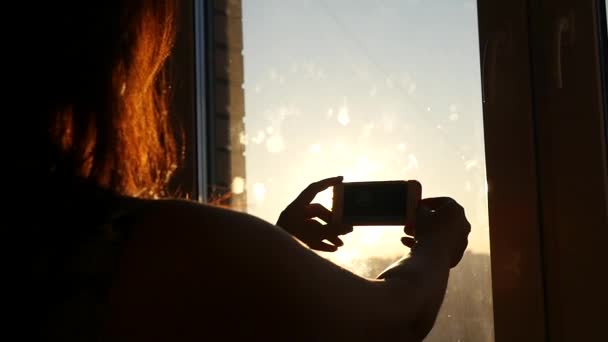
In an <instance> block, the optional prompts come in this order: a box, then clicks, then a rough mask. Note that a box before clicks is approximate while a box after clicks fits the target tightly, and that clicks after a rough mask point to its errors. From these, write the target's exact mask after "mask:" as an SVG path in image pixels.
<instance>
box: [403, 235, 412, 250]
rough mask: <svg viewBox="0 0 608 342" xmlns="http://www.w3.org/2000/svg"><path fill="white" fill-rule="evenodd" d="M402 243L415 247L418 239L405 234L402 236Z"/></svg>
mask: <svg viewBox="0 0 608 342" xmlns="http://www.w3.org/2000/svg"><path fill="white" fill-rule="evenodd" d="M401 243H402V244H404V245H406V246H407V247H409V248H414V246H415V245H416V239H414V238H413V237H409V236H404V237H402V238H401Z"/></svg>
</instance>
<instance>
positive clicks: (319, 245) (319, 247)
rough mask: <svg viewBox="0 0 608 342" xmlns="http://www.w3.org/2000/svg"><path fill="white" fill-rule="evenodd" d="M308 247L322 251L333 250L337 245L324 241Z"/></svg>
mask: <svg viewBox="0 0 608 342" xmlns="http://www.w3.org/2000/svg"><path fill="white" fill-rule="evenodd" d="M309 247H310V248H312V249H316V250H318V251H322V252H335V251H337V250H338V247H336V246H334V245H330V244H328V243H325V242H318V243H314V244H311V245H309Z"/></svg>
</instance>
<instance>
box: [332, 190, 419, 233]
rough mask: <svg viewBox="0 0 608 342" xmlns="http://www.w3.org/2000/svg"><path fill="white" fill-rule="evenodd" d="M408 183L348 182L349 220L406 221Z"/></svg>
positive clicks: (345, 215)
mask: <svg viewBox="0 0 608 342" xmlns="http://www.w3.org/2000/svg"><path fill="white" fill-rule="evenodd" d="M407 192H408V189H407V183H406V182H370V183H345V184H344V209H343V219H344V220H345V221H346V222H358V223H366V222H378V223H380V222H387V223H388V222H405V220H406V217H407V199H408V193H407Z"/></svg>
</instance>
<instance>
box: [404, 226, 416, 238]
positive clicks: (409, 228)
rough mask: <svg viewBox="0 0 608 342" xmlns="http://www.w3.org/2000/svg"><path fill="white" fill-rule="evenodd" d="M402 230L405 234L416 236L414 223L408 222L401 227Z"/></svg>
mask: <svg viewBox="0 0 608 342" xmlns="http://www.w3.org/2000/svg"><path fill="white" fill-rule="evenodd" d="M403 231H404V232H405V234H407V235H410V236H416V230H415V229H414V225H412V224H408V225H406V226H405V227H403Z"/></svg>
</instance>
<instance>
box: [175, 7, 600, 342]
mask: <svg viewBox="0 0 608 342" xmlns="http://www.w3.org/2000/svg"><path fill="white" fill-rule="evenodd" d="M601 1H602V0H584V1H578V2H576V1H567V0H556V1H553V2H551V6H553V7H554V8H553V9H550V8H549V7H551V6H549V5H548V4H543V3H542V2H535V1H529V0H503V1H495V0H478V1H477V5H478V24H479V26H478V27H479V44H480V57H481V61H482V63H481V74H482V90H483V118H484V133H485V134H484V135H485V148H486V170H487V180H488V207H489V212H488V215H489V222H490V250H491V253H490V257H491V268H492V291H493V311H494V330H495V340H496V341H540V340H548V339H551V340H575V339H576V338H577V336H576V335H575V332H577V331H578V332H579V333H580V332H581V331H583V332H585V331H586V333H587V334H588V335H590V336H600V335H597V334H599V333H600V332H602V331H603V328H604V326H603V324H602V322H601V316H599V315H598V316H596V318H595V319H594V318H593V317H591V318H590V317H589V316H586V315H581V313H580V310H591V312H594V313H597V314H599V313H600V312H598V311H596V308H597V307H598V306H597V305H598V303H601V304H602V305H603V304H605V303H606V299H607V295H606V294H605V293H602V292H600V291H601V290H602V287H601V286H603V285H607V286H606V287H605V288H608V283H606V279H605V278H606V277H605V275H602V274H599V275H598V274H597V272H596V273H593V271H594V269H593V268H591V267H589V265H591V264H592V262H594V261H596V259H594V256H595V255H596V254H597V253H599V252H600V251H602V250H603V248H604V246H605V245H606V244H608V238H607V237H606V233H605V232H606V231H608V229H605V230H602V225H605V224H606V221H605V220H606V218H607V217H608V205H607V204H606V202H607V201H606V198H607V197H608V195H607V194H608V191H607V189H606V184H608V177H607V172H606V170H607V166H606V164H607V160H606V151H607V150H608V149H607V146H606V145H607V140H608V127H607V125H606V108H607V102H606V101H607V100H608V95H606V94H607V90H606V85H607V84H608V83H607V81H608V77H607V75H608V70H607V69H608V67H607V65H606V64H607V62H606V60H607V59H606V57H607V56H606V51H607V49H606V45H607V43H608V42H607V40H606V36H605V34H604V35H603V36H602V37H603V38H602V37H600V36H597V37H595V39H593V37H584V38H585V39H582V38H581V39H578V40H577V44H579V45H578V46H577V48H579V49H580V50H581V51H584V53H583V54H584V55H585V56H586V57H585V58H587V60H591V62H590V63H587V64H588V65H587V68H585V72H586V74H585V75H584V76H581V77H583V79H587V80H591V81H590V82H587V83H586V84H585V83H580V84H579V86H586V87H588V88H587V89H586V90H585V91H583V92H581V93H580V94H587V96H588V98H593V99H594V100H593V101H594V103H595V105H594V106H595V107H593V108H591V107H589V108H588V110H587V111H586V112H585V113H583V114H580V113H579V116H578V117H577V119H578V120H580V121H581V122H580V124H579V125H578V126H576V127H575V129H576V132H575V135H576V136H577V137H578V138H580V139H572V141H570V143H571V144H574V146H569V147H567V146H566V145H565V144H563V143H562V144H560V143H559V141H558V142H557V143H556V140H555V139H553V138H552V137H553V136H554V135H555V134H564V133H567V132H566V131H565V130H567V129H571V128H572V127H570V126H568V125H564V124H563V123H564V122H565V121H564V120H566V119H568V114H569V113H570V112H568V111H562V112H559V113H558V115H555V108H556V107H555V106H556V105H555V103H554V102H555V101H556V100H557V101H563V103H562V106H563V108H572V106H576V105H577V102H579V101H581V99H582V98H583V97H584V96H582V95H579V97H576V96H574V95H573V94H574V93H572V92H573V91H574V90H573V89H566V90H564V89H562V90H561V93H560V96H554V95H553V96H551V94H549V93H547V91H546V89H550V87H552V85H551V84H552V83H553V82H554V81H555V80H554V79H553V76H552V75H554V71H555V70H556V69H555V64H556V63H557V62H556V55H550V54H546V53H545V52H543V51H545V50H547V48H549V50H550V46H549V45H547V44H552V43H550V42H554V37H555V31H554V29H555V27H554V25H555V22H556V20H560V19H559V18H560V16H563V13H574V14H572V15H574V16H576V19H577V20H576V21H577V22H581V23H589V25H591V30H595V31H594V32H600V30H599V25H601V23H602V18H603V20H604V21H603V23H604V25H605V14H603V13H601V12H598V11H601V10H602V9H603V10H604V12H605V7H602V6H605V3H604V4H602V3H601ZM228 2H231V1H219V0H216V1H200V0H187V1H184V2H183V3H184V4H185V6H186V7H187V6H190V8H191V10H192V13H193V16H194V20H193V25H192V29H193V32H194V39H193V45H194V47H195V53H194V63H195V69H196V82H195V85H194V88H195V101H194V102H195V109H196V110H195V122H196V133H195V134H196V146H189V147H192V148H194V151H196V155H195V158H196V163H195V165H196V166H195V167H196V172H195V173H196V189H195V190H194V191H193V193H195V195H194V198H197V199H198V200H199V201H201V202H205V201H206V200H207V199H208V198H209V195H210V192H209V189H212V188H213V184H214V183H216V182H217V175H215V174H214V173H215V171H214V170H216V169H215V165H214V163H216V157H215V151H217V149H218V146H216V145H217V142H216V141H217V140H216V139H215V137H214V127H215V125H214V123H213V122H214V120H215V113H214V110H213V108H214V107H213V105H214V103H213V101H214V86H215V84H216V82H217V80H216V78H215V77H214V76H213V70H212V69H210V68H213V66H211V61H212V59H213V54H212V52H213V46H212V45H211V43H210V42H212V41H213V39H215V37H214V35H213V17H212V16H213V14H214V12H215V11H216V10H217V9H216V8H215V7H214V6H215V5H217V4H220V5H221V4H226V3H228ZM226 6H228V5H226ZM543 6H547V7H543ZM589 29H590V28H589V27H586V28H585V30H589ZM589 32H591V31H589ZM604 32H605V31H604ZM547 51H548V50H547ZM602 62H603V63H602ZM578 63H579V64H576V63H575V64H573V65H566V66H565V68H564V69H563V71H562V72H573V70H578V69H579V67H580V63H581V62H580V61H579V62H578ZM593 70H595V73H594V71H593ZM600 70H602V71H600ZM598 75H602V76H603V78H599V80H598V79H597V78H598ZM594 77H595V78H596V79H594ZM602 86H603V88H602ZM569 92H570V93H569ZM581 96H582V97H581ZM567 101H570V103H568V102H567ZM568 106H570V107H568ZM598 123H599V127H600V129H601V127H603V129H604V132H605V133H606V134H598V131H597V129H598ZM599 133H602V132H601V131H600V132H599ZM514 137H515V138H514ZM590 137H591V138H590ZM505 142H509V143H508V144H507V143H505ZM585 144H592V145H593V146H595V147H594V148H595V149H596V150H597V151H596V152H595V153H594V154H593V155H590V156H588V157H586V158H585V160H584V163H585V164H584V165H586V166H585V168H586V169H585V170H594V169H597V170H598V171H597V172H579V177H583V178H582V179H585V180H586V181H589V182H592V183H594V184H597V185H598V186H596V187H595V188H593V189H587V190H588V194H589V196H591V197H590V199H591V200H593V201H595V202H597V203H598V205H597V207H598V208H600V209H599V212H598V213H597V214H596V215H595V216H593V215H586V213H585V210H587V209H588V208H587V206H586V205H585V203H584V201H580V200H576V198H577V197H576V196H575V195H576V194H577V189H576V188H575V187H570V188H560V187H559V184H562V182H568V179H569V177H570V176H571V174H568V173H567V172H564V170H560V169H556V168H555V167H554V165H557V164H560V163H567V162H568V160H567V159H566V158H567V155H565V154H563V153H561V154H560V153H558V152H560V151H563V150H564V149H565V148H568V149H569V150H573V149H579V150H586V149H588V147H587V146H586V145H585ZM555 149H557V152H556V150H555ZM602 151H603V153H604V154H603V155H602ZM602 172H603V173H602ZM601 184H604V185H603V186H602V185H601ZM556 201H557V202H559V203H566V202H564V201H570V203H572V206H571V207H569V210H570V211H569V212H570V213H572V214H574V215H583V216H585V215H586V216H585V217H586V219H587V221H588V222H587V226H586V227H582V228H581V227H578V226H575V225H573V221H572V220H562V219H563V218H565V216H564V215H565V214H564V213H562V212H556V211H555V203H556ZM560 201H561V202H560ZM602 203H604V206H603V207H602ZM602 208H603V209H602ZM514 212H516V213H517V215H513V213H514ZM560 215H561V216H560ZM556 222H557V223H556ZM560 222H562V223H563V222H566V223H563V224H560ZM598 228H599V229H598ZM581 231H582V232H584V233H585V234H586V235H584V237H586V238H583V236H581V234H580V232H581ZM575 233H576V234H575ZM572 236H574V237H575V241H576V242H577V244H576V246H575V247H574V249H573V251H574V253H572V251H571V250H570V251H569V250H568V248H570V247H569V246H570V242H571V241H569V240H567V239H566V238H565V237H568V238H571V237H572ZM589 237H592V238H589ZM584 249H588V250H589V251H591V252H589V251H585V250H584ZM577 252H578V254H577ZM564 256H568V259H567V260H566V261H564ZM562 265H566V266H567V267H568V272H567V273H566V274H564V273H563V272H559V269H560V267H561V266H562ZM581 265H582V266H583V267H577V266H581ZM580 277H583V278H585V277H595V278H592V279H597V280H599V281H597V283H596V284H595V285H593V286H591V287H590V288H583V287H582V286H581V284H580V282H576V281H575V280H576V279H579V278H580ZM599 278H601V279H599ZM582 289H586V290H588V291H584V292H583V293H582V295H583V297H584V298H585V299H586V300H585V301H583V302H582V303H578V304H576V303H575V302H573V300H574V299H575V298H574V297H573V296H574V295H575V294H576V295H577V296H580V295H581V293H580V291H581V290H582ZM573 303H575V305H574V307H576V308H577V310H572V308H573V306H572V305H573ZM564 322H568V324H567V325H568V328H567V329H565V328H563V325H564V324H563V323H564ZM578 337H580V335H579V336H578Z"/></svg>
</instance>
